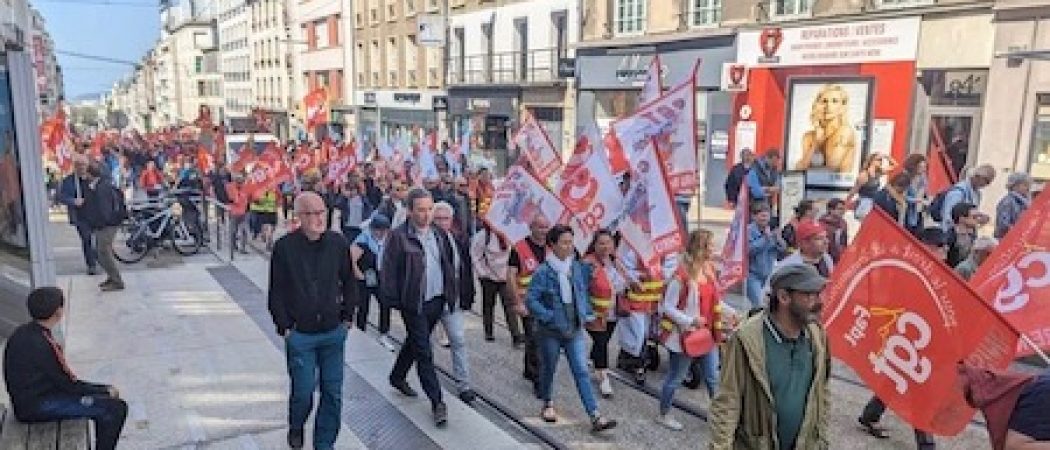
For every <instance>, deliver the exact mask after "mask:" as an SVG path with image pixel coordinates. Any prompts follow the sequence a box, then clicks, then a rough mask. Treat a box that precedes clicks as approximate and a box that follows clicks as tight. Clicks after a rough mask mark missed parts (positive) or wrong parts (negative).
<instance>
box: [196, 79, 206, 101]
mask: <svg viewBox="0 0 1050 450" xmlns="http://www.w3.org/2000/svg"><path fill="white" fill-rule="evenodd" d="M205 90H207V88H206V87H205V86H204V82H203V81H198V82H197V96H198V97H204V92H205Z"/></svg>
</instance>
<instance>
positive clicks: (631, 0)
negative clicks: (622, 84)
mask: <svg viewBox="0 0 1050 450" xmlns="http://www.w3.org/2000/svg"><path fill="white" fill-rule="evenodd" d="M800 1H801V0H800ZM645 4H646V0H616V19H615V29H616V34H636V33H641V32H643V31H645V6H646V5H645Z"/></svg>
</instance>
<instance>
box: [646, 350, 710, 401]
mask: <svg viewBox="0 0 1050 450" xmlns="http://www.w3.org/2000/svg"><path fill="white" fill-rule="evenodd" d="M667 353H668V354H670V359H671V361H670V369H668V370H667V377H666V378H664V385H663V387H662V388H661V389H660V414H667V412H668V411H670V410H671V401H672V400H673V399H674V391H675V390H677V389H678V386H681V385H682V380H683V379H685V374H686V373H688V372H689V368H690V367H692V365H693V363H694V362H695V363H697V364H699V366H700V367H701V368H702V369H703V371H704V375H703V376H704V384H706V385H707V395H708V397H709V398H714V397H715V391H717V390H718V348H717V347H716V348H714V349H712V350H711V351H710V352H708V353H707V354H705V355H702V356H700V357H699V358H690V357H689V356H687V355H686V354H685V353H676V352H667Z"/></svg>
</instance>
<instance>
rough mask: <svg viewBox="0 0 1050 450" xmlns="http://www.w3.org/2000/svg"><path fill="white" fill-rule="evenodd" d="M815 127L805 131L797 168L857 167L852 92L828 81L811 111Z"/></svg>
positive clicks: (839, 169)
mask: <svg viewBox="0 0 1050 450" xmlns="http://www.w3.org/2000/svg"><path fill="white" fill-rule="evenodd" d="M809 122H810V127H811V129H810V130H809V131H807V132H805V133H804V134H803V135H802V157H801V158H799V160H798V163H797V164H795V169H796V170H807V169H811V168H826V169H828V170H830V171H832V172H839V173H848V172H852V171H853V170H855V169H854V168H853V165H854V163H853V160H854V158H855V156H856V153H857V135H856V133H855V132H854V131H853V125H852V124H851V123H850V120H849V94H848V93H847V92H846V90H845V89H843V88H842V86H839V85H837V84H825V85H824V86H823V87H821V88H820V91H819V92H818V93H817V96H816V98H814V99H813V106H812V107H811V108H810V112H809Z"/></svg>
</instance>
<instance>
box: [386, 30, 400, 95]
mask: <svg viewBox="0 0 1050 450" xmlns="http://www.w3.org/2000/svg"><path fill="white" fill-rule="evenodd" d="M386 67H387V72H388V74H389V78H388V80H389V83H390V86H397V70H398V60H397V38H396V37H391V38H389V39H387V41H386Z"/></svg>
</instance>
